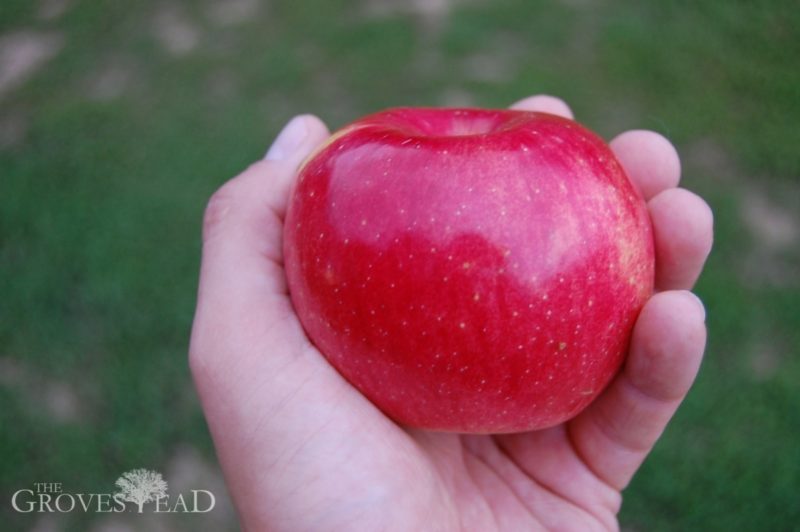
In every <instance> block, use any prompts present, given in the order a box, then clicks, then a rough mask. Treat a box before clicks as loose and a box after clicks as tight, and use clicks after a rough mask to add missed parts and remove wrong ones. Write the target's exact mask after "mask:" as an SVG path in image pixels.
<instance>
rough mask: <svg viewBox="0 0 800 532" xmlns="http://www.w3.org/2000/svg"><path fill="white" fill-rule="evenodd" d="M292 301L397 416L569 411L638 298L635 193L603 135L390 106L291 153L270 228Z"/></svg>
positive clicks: (605, 370) (641, 231)
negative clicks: (276, 222) (292, 167)
mask: <svg viewBox="0 0 800 532" xmlns="http://www.w3.org/2000/svg"><path fill="white" fill-rule="evenodd" d="M284 260H285V268H286V275H287V280H288V286H289V291H290V294H291V298H292V302H293V304H294V307H295V310H296V312H297V314H298V316H299V318H300V321H301V323H302V325H303V327H304V329H305V331H306V333H307V335H308V337H309V338H310V340H311V341H312V342H313V343H314V344H315V345H316V347H317V348H318V349H319V350H320V352H321V353H322V354H323V355H324V356H325V357H326V358H327V359H328V361H330V363H331V364H332V365H333V366H334V367H335V368H336V369H337V370H338V371H339V372H340V374H341V375H342V376H343V377H344V378H345V379H347V380H348V381H349V382H350V383H351V384H352V385H353V386H355V387H356V388H357V389H358V390H360V391H361V393H363V394H364V395H365V396H366V397H367V398H368V399H369V400H370V401H372V403H373V404H375V405H376V406H377V407H378V408H380V409H381V410H382V411H383V412H384V413H385V414H386V415H388V416H389V417H391V418H392V419H393V420H395V421H396V422H398V423H400V424H403V425H408V426H413V427H419V428H425V429H432V430H439V431H454V432H466V433H504V432H519V431H528V430H534V429H541V428H545V427H550V426H553V425H556V424H559V423H562V422H564V421H566V420H568V419H570V418H571V417H574V416H575V415H577V414H578V413H579V412H580V411H581V410H582V409H584V408H585V407H586V406H587V405H588V404H589V403H591V401H592V400H593V399H594V398H595V397H597V395H598V394H600V392H601V391H602V390H603V389H604V388H605V387H606V385H607V384H608V383H609V382H610V381H611V379H612V378H613V377H614V375H615V374H616V373H617V372H618V371H619V369H620V367H621V365H622V363H623V361H624V359H625V355H626V353H627V350H628V345H629V341H630V336H631V331H632V328H633V325H634V322H635V320H636V318H637V316H638V314H639V311H640V310H641V308H642V306H643V305H644V303H645V302H646V301H647V299H648V298H649V297H650V296H651V294H652V291H653V276H654V249H653V237H652V229H651V226H650V219H649V217H648V214H647V209H646V205H645V203H644V200H643V199H642V197H641V196H640V195H639V193H638V191H637V190H636V189H635V187H634V186H633V185H632V183H631V182H630V180H629V179H628V177H627V176H626V175H625V172H624V170H623V168H622V166H621V165H620V164H619V162H618V161H617V160H616V159H615V157H614V154H613V153H612V152H611V150H610V148H609V147H608V146H607V145H606V143H605V142H604V141H603V140H602V139H600V138H599V137H598V136H597V135H596V134H594V133H592V132H591V131H589V130H588V129H586V128H585V127H583V126H581V125H580V124H578V123H577V122H574V121H572V120H568V119H565V118H561V117H557V116H553V115H549V114H544V113H536V112H527V111H510V110H483V109H435V108H396V109H389V110H386V111H383V112H379V113H376V114H373V115H370V116H367V117H364V118H362V119H360V120H357V121H355V122H353V123H352V124H350V125H348V126H346V127H345V128H343V129H342V130H340V131H338V132H337V133H335V134H334V135H333V136H332V137H331V138H330V139H329V141H328V142H327V143H326V144H325V145H324V146H322V147H321V148H319V149H318V151H317V152H316V153H315V154H314V155H313V156H312V157H310V158H309V160H307V161H306V162H305V163H304V164H303V166H302V168H301V170H300V172H299V176H298V181H297V183H296V185H295V187H294V190H293V192H292V196H291V198H290V203H289V207H288V211H287V215H286V219H285V225H284Z"/></svg>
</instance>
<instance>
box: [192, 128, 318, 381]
mask: <svg viewBox="0 0 800 532" xmlns="http://www.w3.org/2000/svg"><path fill="white" fill-rule="evenodd" d="M328 135H329V133H328V130H327V128H326V127H325V125H324V124H323V123H322V122H321V121H320V120H319V119H317V118H316V117H313V116H309V115H305V116H298V117H296V118H294V119H293V120H291V121H290V122H289V124H287V126H286V127H285V128H284V129H283V131H282V132H281V133H280V134H279V135H278V137H277V139H276V140H275V142H274V144H273V145H272V147H271V148H270V149H269V152H268V154H267V158H265V159H264V160H262V161H259V162H257V163H254V164H252V165H251V166H250V167H249V168H248V169H247V170H245V171H244V172H243V173H242V174H240V175H238V176H237V177H235V178H233V179H231V180H230V181H228V182H227V183H225V184H224V185H222V187H220V188H219V190H217V191H216V192H215V193H214V194H213V195H212V197H211V199H210V200H209V202H208V206H207V207H206V211H205V216H204V220H203V253H202V262H201V266H200V284H199V288H198V297H197V309H196V312H195V319H194V324H193V327H192V338H191V344H190V350H189V352H190V363H191V367H192V370H193V372H194V374H195V377H196V378H198V377H200V378H201V379H200V380H202V381H205V380H206V379H202V376H204V375H213V376H214V378H213V380H214V381H215V382H214V384H215V385H216V386H219V387H221V388H223V389H229V386H232V385H233V384H234V383H235V382H236V381H237V377H247V376H250V375H252V374H253V366H254V365H256V364H258V363H259V362H258V360H259V359H260V360H262V361H263V359H264V357H263V356H259V355H263V353H262V352H256V351H258V350H257V349H254V348H253V346H258V345H263V342H264V338H265V335H266V334H267V331H268V330H271V331H273V332H272V334H271V337H270V339H271V341H287V342H288V341H290V340H291V342H292V343H294V344H295V345H297V344H298V341H304V336H303V334H302V331H301V330H300V327H299V323H293V322H297V320H296V319H294V314H293V311H292V309H291V303H290V302H289V299H288V297H286V281H285V276H284V273H283V267H282V264H283V257H282V255H283V254H282V228H283V216H284V212H285V210H286V204H287V202H288V197H289V191H290V189H291V186H292V183H293V182H294V180H295V176H296V174H297V168H298V166H299V165H300V163H301V162H302V161H303V160H304V159H305V158H306V157H308V156H309V154H310V153H311V152H312V151H313V150H314V148H316V147H317V146H318V145H319V144H320V143H321V142H323V141H324V140H325V139H326V138H327V137H328ZM279 322H286V323H287V324H288V325H289V327H277V326H276V325H278V324H279ZM276 335H280V336H281V338H275V336H276ZM223 376H224V377H223ZM223 380H225V381H228V382H222V381H223Z"/></svg>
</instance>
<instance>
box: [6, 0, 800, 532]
mask: <svg viewBox="0 0 800 532" xmlns="http://www.w3.org/2000/svg"><path fill="white" fill-rule="evenodd" d="M367 3H368V2H345V1H335V2H333V1H324V0H316V1H313V2H312V1H308V2H280V3H279V2H273V3H270V4H271V5H270V8H269V9H264V10H262V11H261V12H260V15H259V16H256V17H253V18H250V19H248V20H246V21H244V22H243V23H242V24H240V25H236V26H221V25H218V24H215V23H214V21H213V20H211V19H210V18H209V16H208V15H207V10H206V6H207V3H205V2H184V3H179V2H176V3H175V4H174V5H177V6H183V11H182V12H183V14H184V15H185V17H187V18H188V20H189V21H190V22H191V23H192V24H193V25H194V26H195V27H196V28H197V30H198V32H199V33H200V35H201V38H200V41H199V45H198V47H197V48H196V49H195V50H193V51H192V52H190V53H188V54H187V55H185V56H182V57H172V56H170V55H169V54H167V53H165V52H164V50H163V49H162V47H161V45H160V44H159V42H158V40H157V39H155V38H154V31H153V29H152V25H153V21H154V19H155V15H156V13H157V11H158V9H159V6H162V5H164V4H161V3H158V2H155V1H143V2H136V3H130V2H127V3H125V2H116V1H112V0H103V1H96V2H75V3H73V4H74V5H72V6H71V7H70V8H69V9H68V10H67V11H66V13H65V14H64V15H63V16H62V17H61V18H59V19H57V20H52V21H42V20H40V19H39V18H38V17H37V14H36V12H37V3H34V2H28V1H23V0H5V1H4V3H3V8H2V9H0V35H2V34H7V33H9V32H12V31H17V30H20V29H39V30H48V31H54V32H59V33H61V34H62V35H63V37H64V47H63V49H62V50H61V51H60V53H59V54H58V55H57V56H56V58H55V59H53V60H52V61H50V62H49V63H48V64H47V65H46V66H45V67H44V68H42V69H41V70H39V71H38V72H37V73H36V75H35V76H33V77H32V78H31V79H29V80H28V81H27V82H26V83H25V85H24V86H22V87H21V88H19V89H17V90H14V91H11V92H10V93H8V94H6V95H5V96H2V97H1V98H2V99H0V120H2V119H3V118H4V117H7V116H10V115H11V114H12V113H16V114H17V115H20V116H22V117H23V119H24V121H25V122H26V124H27V126H26V131H25V133H24V135H23V136H22V138H20V139H18V141H17V142H16V143H12V145H10V146H8V147H6V148H4V149H0V187H1V188H0V190H1V191H2V199H0V290H1V292H0V345H2V351H0V354H1V356H2V358H3V359H4V360H11V361H13V363H14V364H15V365H16V366H18V367H22V368H24V374H25V375H24V376H23V377H21V378H20V379H19V380H18V381H17V382H11V383H6V382H5V380H4V381H3V383H4V384H3V387H2V388H0V427H1V429H0V456H2V458H3V459H2V460H0V494H2V497H3V498H4V499H6V498H7V496H8V494H10V493H11V492H12V491H14V490H16V489H20V488H22V487H27V486H29V485H30V484H31V483H32V482H34V481H37V480H43V479H52V480H62V481H63V482H65V483H66V482H68V483H69V484H70V486H73V487H75V490H76V491H77V490H78V489H85V490H98V489H99V488H101V487H103V486H106V485H108V484H110V483H111V482H113V479H115V478H116V476H117V475H119V474H120V472H121V471H124V470H126V468H132V467H134V466H145V467H151V468H155V469H158V468H162V467H163V466H164V464H165V463H166V462H167V460H168V459H169V457H170V454H171V452H172V451H173V450H174V449H175V448H176V447H177V446H178V445H181V444H189V445H191V446H195V447H199V448H200V449H201V450H202V451H203V452H204V453H206V456H208V457H209V459H211V458H210V457H211V456H212V455H211V445H210V441H209V438H208V435H207V432H206V428H205V425H204V422H203V420H202V416H201V414H200V412H199V408H198V405H197V403H196V400H195V399H194V397H193V396H192V394H191V393H190V379H189V376H188V372H187V369H186V360H185V357H186V350H187V341H188V332H189V327H190V323H191V317H192V308H193V303H194V296H195V294H194V292H195V287H196V276H197V266H198V258H199V224H200V218H201V215H202V210H203V207H204V202H205V200H206V198H207V197H208V196H209V195H210V194H211V192H212V191H213V190H214V189H215V188H216V187H217V186H219V185H220V184H221V183H222V182H223V181H224V180H225V179H227V178H228V177H230V176H232V175H234V174H235V173H236V172H237V171H238V170H239V169H241V168H243V167H244V166H245V165H246V164H247V163H248V162H249V161H251V160H253V159H255V158H258V157H260V156H261V155H262V154H263V152H264V150H265V149H266V147H267V144H268V143H269V140H270V139H271V138H272V136H273V135H274V134H275V133H276V132H277V130H278V129H279V127H280V126H281V125H282V123H283V122H284V121H285V120H287V119H288V118H289V117H291V116H292V115H294V114H297V113H301V112H314V113H316V114H318V115H320V116H321V117H322V118H323V119H325V120H327V121H328V122H329V124H330V125H331V126H332V127H338V126H340V125H342V124H343V123H344V122H346V121H348V120H351V119H353V118H356V117H357V116H359V115H361V114H365V113H368V112H371V111H375V110H377V109H379V108H382V107H387V106H394V105H441V104H444V103H447V102H448V101H449V100H448V96H447V95H448V94H452V92H453V91H458V93H459V94H461V95H462V96H463V95H466V97H467V98H469V99H470V100H471V101H472V102H474V104H476V105H481V106H503V105H507V104H508V103H510V102H511V101H513V100H515V99H517V98H520V97H523V96H525V95H527V94H530V93H536V92H547V93H554V94H558V95H561V96H563V97H564V98H565V99H567V100H568V101H569V102H570V103H571V104H572V106H573V108H574V109H575V111H576V113H577V115H578V117H579V119H580V120H582V121H583V122H584V123H586V124H587V125H589V126H590V127H592V128H593V129H596V130H597V131H599V132H600V133H602V134H604V135H606V136H609V137H610V136H613V135H614V134H616V133H618V132H619V131H621V130H623V129H626V128H649V129H655V130H657V131H660V132H662V133H664V134H665V135H667V136H669V137H670V138H672V139H673V140H674V141H675V142H676V144H677V145H678V147H679V149H680V151H681V152H682V153H692V151H693V149H695V148H696V147H697V146H698V145H702V143H703V142H705V143H708V142H709V141H710V142H711V145H712V146H716V147H718V149H719V150H721V151H722V153H724V154H725V158H726V161H724V164H719V165H717V166H713V165H712V166H711V167H709V165H708V164H707V163H706V164H703V163H702V160H701V159H702V158H694V159H693V158H692V157H686V158H685V160H684V185H685V186H686V187H688V188H691V189H694V190H697V191H699V192H701V193H702V194H703V195H704V196H705V197H706V198H707V199H708V200H709V202H710V203H711V205H712V207H713V208H714V211H715V216H716V239H717V240H716V247H715V251H714V253H713V254H712V257H711V259H710V261H709V265H708V268H707V270H706V273H705V274H704V277H703V278H702V279H701V282H700V284H699V286H698V292H699V293H700V294H701V296H702V297H703V298H704V299H705V301H706V304H707V306H708V325H709V331H710V332H709V347H708V353H707V358H706V361H705V363H704V365H703V368H702V370H701V374H700V377H699V379H698V382H697V385H696V386H695V388H694V389H693V390H692V392H691V394H690V395H689V397H688V399H687V401H686V403H685V404H684V406H683V407H682V408H681V410H680V411H679V413H678V415H677V417H676V419H675V421H674V422H673V424H672V425H671V426H670V427H669V429H668V430H667V432H666V434H665V436H664V438H663V440H662V441H661V442H660V443H659V444H658V446H657V447H656V449H655V452H654V453H653V455H652V456H651V457H650V459H648V461H647V462H646V463H645V465H644V466H643V469H642V470H641V472H640V473H639V474H638V475H637V477H636V478H635V479H634V481H633V483H632V485H631V486H630V488H629V489H628V490H627V492H626V494H625V504H624V506H623V510H622V515H621V519H622V523H623V526H626V527H629V528H631V529H635V530H730V529H734V528H737V529H740V530H792V529H797V526H798V524H797V523H798V522H800V504H798V502H797V496H798V493H800V451H798V449H800V447H798V445H797V442H798V441H800V394H798V387H797V382H798V381H800V363H799V362H798V360H800V358H799V357H798V356H799V355H800V351H798V348H797V345H798V344H799V343H800V333H798V331H800V305H799V304H798V301H800V287H799V286H798V275H797V272H798V271H800V267H798V264H800V258H799V257H798V249H797V242H796V240H795V241H794V243H793V244H792V246H791V248H790V249H783V250H780V251H779V252H776V253H778V254H777V255H774V254H773V255H770V256H769V257H768V259H769V260H780V261H782V262H783V263H784V264H785V265H787V266H786V267H787V269H788V271H790V272H794V276H793V277H792V276H789V277H788V278H782V279H779V280H777V281H770V280H769V279H766V280H765V279H761V278H753V277H752V276H751V275H750V274H748V273H746V269H745V268H743V266H742V265H743V264H744V262H745V260H746V259H747V257H748V256H749V254H750V253H751V252H752V250H753V249H755V248H757V247H758V246H759V245H760V243H759V239H758V237H757V236H756V235H753V234H752V233H751V232H750V231H749V230H748V228H747V227H746V226H744V225H743V221H742V216H741V212H742V209H743V208H744V205H745V203H746V201H747V195H748V194H751V193H752V192H753V191H754V190H755V191H757V192H758V193H760V194H764V195H765V196H766V197H768V198H770V200H771V201H772V202H773V204H774V205H777V206H778V207H780V208H782V209H784V210H788V211H791V209H792V208H794V209H795V211H796V205H797V199H798V196H799V194H798V187H800V183H798V181H797V178H798V176H800V151H799V150H798V149H797V146H798V145H800V128H798V127H797V123H798V119H800V70H798V68H797V57H800V11H798V10H797V9H796V7H795V6H794V4H793V3H792V2H788V1H772V2H766V1H761V2H750V3H747V2H710V1H708V2H655V1H652V2H633V1H617V2H609V3H606V4H602V5H600V4H598V5H595V3H591V2H586V3H585V4H586V5H582V4H583V3H582V2H543V1H541V2H540V1H535V2H531V1H528V0H508V1H500V2H470V3H466V4H464V5H460V6H459V7H457V8H455V9H454V10H453V11H452V12H450V13H449V14H448V15H446V16H445V17H444V18H443V19H442V20H440V21H438V22H436V21H434V22H425V21H424V20H422V19H421V18H420V17H419V16H414V15H410V14H408V13H406V12H402V11H401V12H397V13H394V14H388V15H386V16H383V17H367V16H365V15H364V13H365V9H364V8H363V6H364V5H365V4H367ZM573 4H574V5H575V6H578V7H571V6H573ZM581 5H582V6H581ZM481 57H483V59H482V61H483V63H481ZM487 57H488V64H490V65H494V64H499V65H500V67H501V68H498V69H497V72H494V71H493V72H489V74H487V73H486V72H476V71H475V68H476V67H475V66H474V65H476V64H477V65H481V64H484V65H485V64H487V59H486V58H487ZM476 58H478V59H477V60H476ZM113 64H120V65H123V66H124V68H127V69H129V70H130V72H132V74H130V76H129V78H128V79H127V81H126V83H125V86H124V87H123V90H122V91H121V93H120V94H119V95H118V96H116V97H113V98H111V99H109V100H106V101H96V100H92V99H91V98H89V97H87V94H88V92H89V90H88V87H90V86H91V84H92V82H91V80H92V79H95V77H96V75H97V73H98V71H99V70H101V69H102V68H104V67H105V66H108V65H113ZM796 221H797V217H796V215H795V222H796ZM765 260H767V259H765ZM767 266H769V265H768V264H764V268H765V269H767ZM764 346H766V349H767V350H768V351H769V352H770V353H771V355H770V356H772V357H773V358H774V360H775V361H774V363H773V365H774V366H775V368H773V369H772V370H771V371H767V372H766V374H760V373H758V372H757V371H755V370H754V369H753V364H754V362H753V356H754V355H755V354H757V353H758V352H759V350H763V349H765V347H764ZM47 382H66V383H68V384H69V385H71V386H72V387H73V388H74V390H75V393H76V395H77V397H78V399H79V404H80V405H81V408H82V410H81V411H80V415H79V416H78V418H77V419H74V420H71V421H67V422H58V421H55V420H53V419H52V416H50V415H49V414H47V412H46V411H45V410H44V409H43V407H42V406H41V404H39V402H37V400H36V399H35V398H36V397H39V396H40V395H41V393H42V389H43V388H42V387H43V386H44V384H43V383H47ZM31 398H33V399H31ZM109 489H110V486H109ZM8 510H9V509H8V507H7V506H4V509H3V510H2V512H3V513H4V520H5V521H6V522H7V523H9V525H8V526H9V527H11V528H13V529H17V528H18V529H27V528H30V526H31V523H33V520H32V519H31V518H30V516H22V515H19V514H15V513H11V512H9V511H8ZM93 518H94V517H93V516H91V515H89V516H85V517H83V516H79V515H71V516H69V517H68V518H67V521H66V525H67V527H68V529H70V530H81V529H84V528H85V527H87V526H89V521H90V520H91V519H93Z"/></svg>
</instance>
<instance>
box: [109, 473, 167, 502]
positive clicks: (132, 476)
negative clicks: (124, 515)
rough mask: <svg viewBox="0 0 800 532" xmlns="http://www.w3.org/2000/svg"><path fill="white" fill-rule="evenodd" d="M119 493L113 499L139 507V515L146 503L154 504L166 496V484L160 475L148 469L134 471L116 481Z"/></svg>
mask: <svg viewBox="0 0 800 532" xmlns="http://www.w3.org/2000/svg"><path fill="white" fill-rule="evenodd" d="M116 485H117V487H118V488H119V491H118V492H117V493H115V494H114V495H115V497H119V498H120V499H122V500H123V501H128V502H132V503H134V504H137V505H138V506H139V513H142V507H143V506H144V503H146V502H154V501H157V500H158V499H161V498H162V497H166V496H167V483H166V481H165V480H164V479H163V478H161V473H156V472H155V471H150V470H149V469H134V470H133V471H128V472H127V473H125V474H123V475H122V476H121V477H119V478H118V479H117V482H116Z"/></svg>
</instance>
